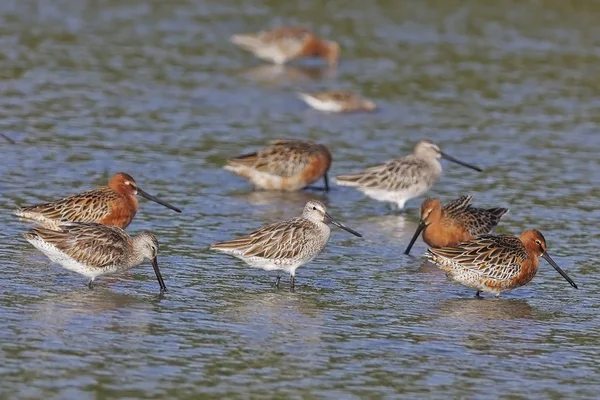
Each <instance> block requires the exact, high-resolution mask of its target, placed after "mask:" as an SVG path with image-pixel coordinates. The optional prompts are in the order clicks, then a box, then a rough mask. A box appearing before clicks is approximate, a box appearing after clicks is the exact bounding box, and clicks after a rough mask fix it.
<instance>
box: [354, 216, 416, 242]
mask: <svg viewBox="0 0 600 400" xmlns="http://www.w3.org/2000/svg"><path fill="white" fill-rule="evenodd" d="M356 225H357V226H360V229H361V231H360V232H361V233H362V234H363V236H366V235H367V234H368V237H369V238H370V239H371V240H379V241H384V242H393V243H394V246H396V245H397V244H398V242H399V241H400V240H401V239H402V237H404V236H405V232H406V226H407V220H406V217H405V216H404V215H374V216H370V217H366V218H361V219H360V220H359V221H357V224H356Z"/></svg>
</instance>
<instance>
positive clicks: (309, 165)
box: [225, 139, 331, 191]
mask: <svg viewBox="0 0 600 400" xmlns="http://www.w3.org/2000/svg"><path fill="white" fill-rule="evenodd" d="M330 167H331V153H330V152H329V150H328V149H327V147H326V146H324V145H322V144H317V143H313V142H307V141H301V140H293V139H280V140H275V141H272V142H271V143H270V144H269V146H267V147H266V148H264V149H261V150H259V151H257V152H253V153H249V154H243V155H241V156H238V157H235V158H232V159H229V160H228V161H227V165H226V166H225V169H226V170H228V171H231V172H233V173H235V174H237V175H240V176H243V177H245V178H247V179H249V180H250V181H251V182H252V183H253V184H254V185H255V186H256V187H259V188H261V189H270V190H287V191H294V190H300V189H303V188H305V187H306V186H308V185H310V184H311V183H313V182H315V181H317V180H319V179H320V178H323V179H324V180H325V188H326V189H328V183H327V172H328V171H329V168H330Z"/></svg>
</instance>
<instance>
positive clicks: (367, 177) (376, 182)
mask: <svg viewBox="0 0 600 400" xmlns="http://www.w3.org/2000/svg"><path fill="white" fill-rule="evenodd" d="M428 170H429V164H428V163H427V161H424V160H421V159H419V158H417V157H414V156H412V155H409V156H406V157H403V158H398V159H395V160H391V161H388V162H387V163H385V164H382V165H377V166H374V167H371V168H368V169H367V170H365V171H364V172H360V173H358V174H348V175H340V176H338V177H336V180H337V181H338V182H342V183H352V185H353V186H361V187H370V188H377V189H385V190H389V191H398V190H403V189H407V188H410V187H413V186H415V185H419V184H425V185H428V186H431V185H433V184H434V183H435V180H436V179H437V176H435V175H430V174H427V173H424V172H427V171H428Z"/></svg>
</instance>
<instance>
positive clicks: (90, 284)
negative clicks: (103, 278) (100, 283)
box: [88, 278, 94, 290]
mask: <svg viewBox="0 0 600 400" xmlns="http://www.w3.org/2000/svg"><path fill="white" fill-rule="evenodd" d="M93 288H94V278H92V279H90V280H89V281H88V289H90V290H92V289H93Z"/></svg>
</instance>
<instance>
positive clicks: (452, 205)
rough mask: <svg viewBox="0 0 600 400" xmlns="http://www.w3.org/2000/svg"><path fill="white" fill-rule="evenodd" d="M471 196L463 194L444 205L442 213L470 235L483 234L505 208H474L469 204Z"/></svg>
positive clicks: (494, 223)
mask: <svg viewBox="0 0 600 400" xmlns="http://www.w3.org/2000/svg"><path fill="white" fill-rule="evenodd" d="M472 199H473V196H471V195H464V196H461V197H459V198H458V199H456V200H453V201H451V202H449V203H448V204H446V205H445V206H444V214H446V215H447V216H448V217H449V218H450V219H452V220H455V221H458V222H459V223H460V224H461V225H462V226H464V227H465V228H466V229H467V231H468V232H469V233H470V234H471V235H472V236H479V235H485V234H486V233H490V232H491V231H492V229H494V227H495V226H496V225H498V222H500V218H502V216H503V215H504V214H506V213H507V212H508V209H506V208H488V209H484V208H475V207H472V206H471V205H470V203H471V200H472Z"/></svg>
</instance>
